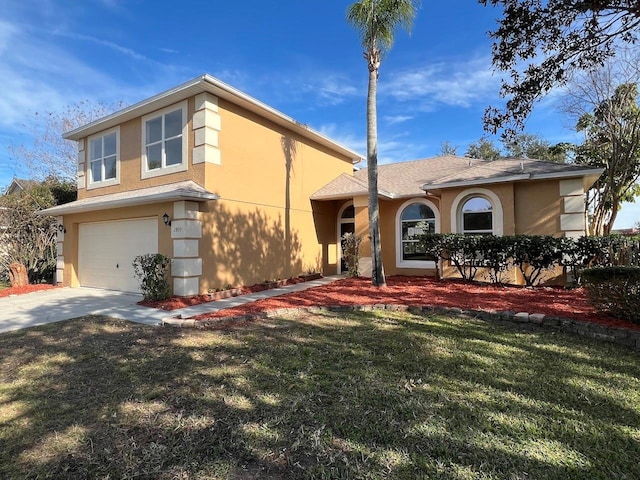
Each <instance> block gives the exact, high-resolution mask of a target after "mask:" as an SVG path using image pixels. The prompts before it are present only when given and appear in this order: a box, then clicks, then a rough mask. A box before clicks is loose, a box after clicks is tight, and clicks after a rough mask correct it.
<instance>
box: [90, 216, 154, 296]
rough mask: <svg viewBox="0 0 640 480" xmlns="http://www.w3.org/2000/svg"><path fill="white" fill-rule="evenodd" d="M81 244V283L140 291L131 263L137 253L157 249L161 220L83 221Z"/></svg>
mask: <svg viewBox="0 0 640 480" xmlns="http://www.w3.org/2000/svg"><path fill="white" fill-rule="evenodd" d="M78 244H79V245H78V277H79V281H80V285H82V286H83V287H96V288H106V289H109V290H121V291H124V292H139V291H140V288H139V285H138V281H137V280H136V278H135V277H134V275H133V266H132V265H131V264H132V262H133V259H134V258H135V257H136V256H137V255H142V254H145V253H158V220H157V219H156V218H144V219H136V220H121V221H115V222H100V223H83V224H80V229H79V238H78Z"/></svg>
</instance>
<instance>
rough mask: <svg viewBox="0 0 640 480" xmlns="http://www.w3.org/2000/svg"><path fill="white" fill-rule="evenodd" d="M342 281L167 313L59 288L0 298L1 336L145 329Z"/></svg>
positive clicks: (125, 299)
mask: <svg viewBox="0 0 640 480" xmlns="http://www.w3.org/2000/svg"><path fill="white" fill-rule="evenodd" d="M340 278H342V277H340V276H337V275H334V276H330V277H324V278H321V279H318V280H313V281H310V282H304V283H298V284H296V285H289V286H286V287H279V288H274V289H272V290H264V291H262V292H258V293H251V294H249V295H241V296H239V297H232V298H225V299H223V300H218V301H215V302H208V303H202V304H200V305H194V306H192V307H187V308H181V309H178V310H172V311H165V310H157V309H154V308H148V307H141V306H140V305H137V304H136V303H137V302H139V301H140V300H141V299H142V296H140V295H136V294H132V293H124V292H116V291H112V290H101V289H97V288H55V289H51V290H45V291H41V292H35V293H28V294H25V295H16V296H12V297H3V298H0V333H2V332H8V331H12V330H19V329H21V328H28V327H33V326H36V325H43V324H46V323H53V322H60V321H62V320H68V319H71V318H77V317H83V316H85V315H105V316H109V317H113V318H121V319H123V320H129V321H131V322H136V323H142V324H145V325H160V324H161V322H162V319H163V318H166V317H176V316H178V315H180V316H181V317H182V318H187V317H192V316H194V315H200V314H202V313H207V312H215V311H218V310H222V309H225V308H233V307H236V306H239V305H243V304H245V303H249V302H254V301H256V300H260V299H263V298H270V297H276V296H278V295H284V294H286V293H291V292H300V291H303V290H307V289H308V288H312V287H317V286H320V285H326V284H328V283H331V282H334V281H336V280H338V279H340Z"/></svg>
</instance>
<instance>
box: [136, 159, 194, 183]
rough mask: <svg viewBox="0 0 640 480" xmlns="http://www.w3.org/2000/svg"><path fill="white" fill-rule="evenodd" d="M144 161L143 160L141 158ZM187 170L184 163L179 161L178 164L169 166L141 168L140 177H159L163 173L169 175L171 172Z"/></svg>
mask: <svg viewBox="0 0 640 480" xmlns="http://www.w3.org/2000/svg"><path fill="white" fill-rule="evenodd" d="M143 161H144V160H143ZM186 170H187V165H186V163H184V162H183V163H181V164H180V165H172V166H171V167H165V168H157V169H155V170H148V171H147V170H143V171H142V178H143V179H146V178H154V177H161V176H163V175H171V174H172V173H178V172H185V171H186Z"/></svg>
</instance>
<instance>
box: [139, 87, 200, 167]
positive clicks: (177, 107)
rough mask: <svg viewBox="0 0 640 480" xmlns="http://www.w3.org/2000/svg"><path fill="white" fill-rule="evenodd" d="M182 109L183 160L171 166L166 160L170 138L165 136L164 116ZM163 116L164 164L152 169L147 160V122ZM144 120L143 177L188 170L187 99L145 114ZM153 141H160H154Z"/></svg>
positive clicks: (142, 120) (161, 140)
mask: <svg viewBox="0 0 640 480" xmlns="http://www.w3.org/2000/svg"><path fill="white" fill-rule="evenodd" d="M178 110H180V111H181V112H182V129H181V133H180V138H181V140H182V149H181V152H182V162H181V163H179V164H176V165H170V166H166V164H165V162H166V155H165V142H166V141H167V140H169V139H167V138H166V137H165V131H164V129H165V120H164V117H166V115H168V114H170V113H173V112H176V111H178ZM159 117H160V118H162V134H161V135H162V137H161V139H160V141H159V142H160V144H161V146H162V150H161V152H162V153H161V155H162V160H161V163H162V165H161V166H160V168H156V169H152V170H149V168H148V161H147V146H148V145H147V123H148V122H150V121H152V120H155V119H157V118H159ZM141 122H142V125H141V127H142V135H141V142H140V143H141V146H142V153H141V156H140V157H141V176H142V178H143V179H145V178H153V177H158V176H161V175H170V174H172V173H176V172H184V171H186V170H187V168H188V152H189V149H188V143H189V135H188V133H189V129H188V125H189V122H188V118H187V101H186V100H184V101H182V102H180V103H176V104H173V105H170V106H168V107H165V108H163V109H161V110H156V111H155V112H152V113H149V114H147V115H144V116H143V117H142V119H141ZM171 138H177V137H171ZM153 143H158V142H153Z"/></svg>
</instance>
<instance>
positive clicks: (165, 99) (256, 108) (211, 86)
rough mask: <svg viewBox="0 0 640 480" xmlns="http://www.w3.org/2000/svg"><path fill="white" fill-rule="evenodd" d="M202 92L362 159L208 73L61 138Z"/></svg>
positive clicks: (117, 122) (91, 131) (95, 130)
mask: <svg viewBox="0 0 640 480" xmlns="http://www.w3.org/2000/svg"><path fill="white" fill-rule="evenodd" d="M204 92H208V93H211V94H212V95H215V96H216V97H219V98H223V99H225V100H226V101H228V102H230V103H233V104H235V105H239V106H241V107H243V108H245V109H247V110H248V111H250V112H253V113H256V114H258V115H260V116H261V117H263V118H266V119H268V120H270V121H272V122H274V123H275V124H277V125H280V126H283V127H285V128H288V129H290V130H292V131H294V132H296V133H297V134H299V135H300V136H302V137H303V138H307V139H309V140H312V141H314V142H316V143H318V144H320V145H322V146H324V147H326V148H328V149H330V150H331V151H334V152H336V153H339V154H340V155H344V156H345V157H347V158H350V159H351V161H352V162H353V163H357V162H359V161H360V160H362V156H361V155H360V154H359V153H357V152H354V151H353V150H351V149H349V148H347V147H345V146H343V145H340V144H339V143H337V142H335V141H333V140H331V139H330V138H329V137H326V136H325V135H323V134H321V133H319V132H316V131H315V130H313V129H311V128H309V127H308V126H307V125H305V124H303V123H300V122H298V121H296V120H294V119H293V118H291V117H289V116H287V115H285V114H283V113H282V112H279V111H278V110H276V109H275V108H272V107H270V106H269V105H267V104H265V103H263V102H261V101H259V100H257V99H255V98H253V97H251V96H249V95H247V94H246V93H244V92H242V91H240V90H238V89H236V88H234V87H232V86H230V85H227V84H226V83H224V82H222V81H221V80H218V79H217V78H215V77H212V76H211V75H208V74H204V75H201V76H199V77H196V78H194V79H192V80H189V81H188V82H185V83H183V84H181V85H178V86H177V87H174V88H172V89H170V90H167V91H165V92H162V93H159V94H158V95H155V96H153V97H151V98H148V99H146V100H143V101H141V102H138V103H136V104H134V105H131V106H129V107H126V108H124V109H122V110H119V111H117V112H115V113H112V114H111V115H107V116H106V117H103V118H100V119H98V120H96V121H94V122H91V123H88V124H87V125H84V126H82V127H80V128H76V129H74V130H71V131H69V132H67V133H65V134H64V135H63V137H64V138H66V139H67V140H80V139H81V138H84V137H87V136H89V135H93V134H95V133H98V132H101V131H103V130H106V129H108V128H112V127H115V126H116V125H120V124H122V123H124V122H126V121H129V120H133V119H135V118H139V117H142V116H144V115H146V114H148V113H152V112H155V111H157V110H160V109H162V108H165V107H168V106H170V105H173V104H175V103H177V102H179V101H182V100H185V99H187V98H190V97H193V96H195V95H198V94H200V93H204Z"/></svg>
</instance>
